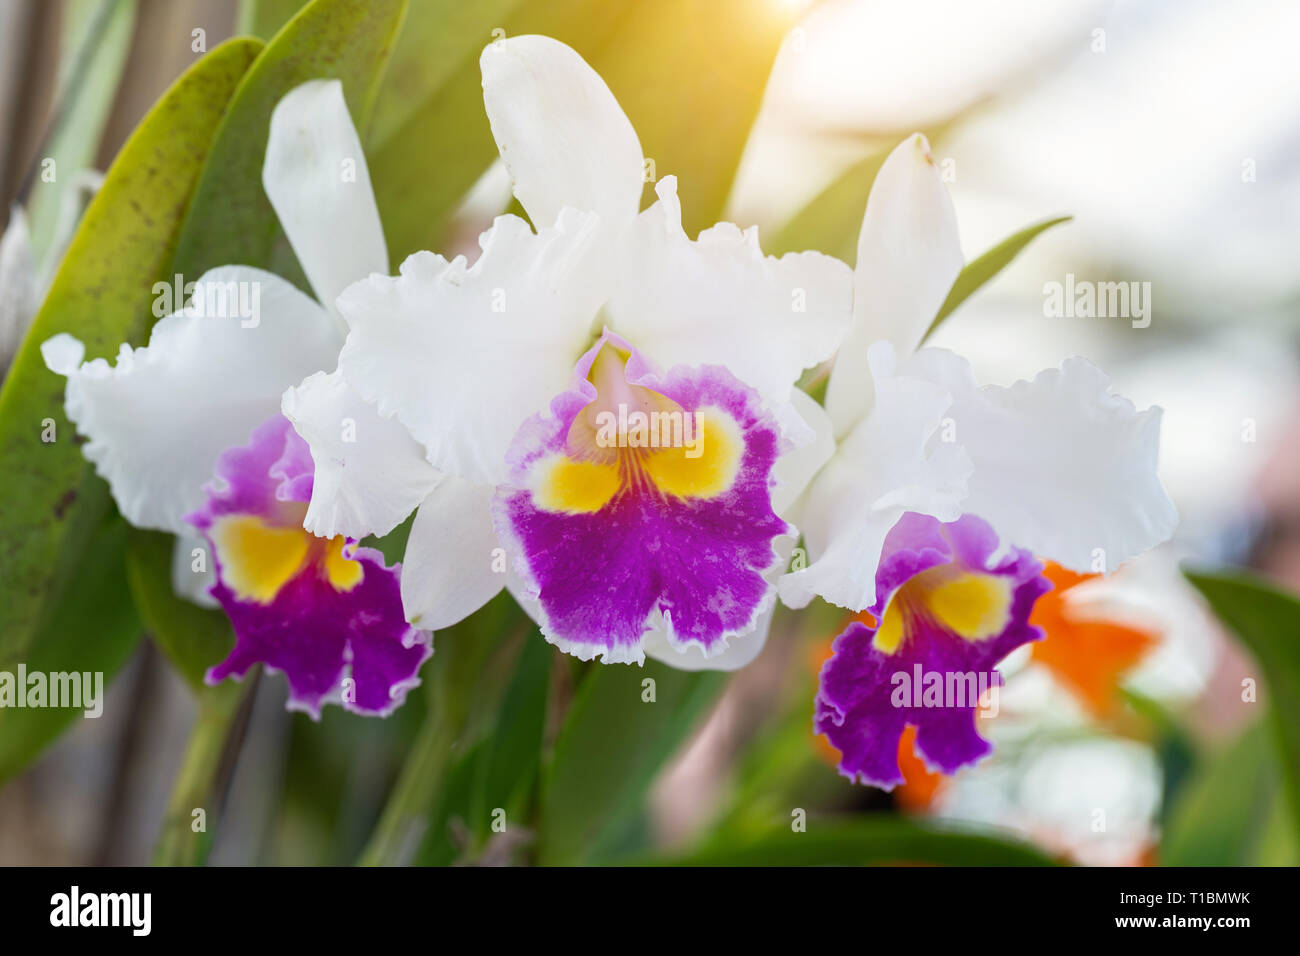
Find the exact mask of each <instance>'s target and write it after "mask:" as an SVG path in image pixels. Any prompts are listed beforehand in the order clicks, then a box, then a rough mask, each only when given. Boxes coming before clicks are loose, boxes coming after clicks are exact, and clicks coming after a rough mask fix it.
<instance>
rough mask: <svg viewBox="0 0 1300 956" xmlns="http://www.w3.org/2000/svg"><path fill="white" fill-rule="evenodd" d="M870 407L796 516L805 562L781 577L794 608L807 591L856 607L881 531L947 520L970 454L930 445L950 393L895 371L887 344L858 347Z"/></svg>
mask: <svg viewBox="0 0 1300 956" xmlns="http://www.w3.org/2000/svg"><path fill="white" fill-rule="evenodd" d="M868 354H869V358H870V360H871V373H872V378H871V380H872V382H873V384H874V390H875V394H874V396H873V399H872V403H871V411H870V413H869V414H868V415H867V417H866V418H864V419H862V420H861V421H860V422H859V423H858V425H857V426H856V427H855V428H854V429H853V430H852V431H851V432H850V433H849V434H848V435H847V436H846V437H845V439H844V440H843V441H842V442H841V443H840V445H839V447H838V448H837V449H836V452H835V455H834V457H832V459H831V461H830V462H829V463H828V464H827V465H826V467H824V468H823V469H822V470H821V472H820V473H819V474H818V475H817V477H816V478H815V479H814V480H813V483H812V486H811V487H810V488H809V489H808V494H807V499H806V501H805V503H804V506H803V508H802V513H801V515H800V518H801V523H800V529H801V530H802V531H803V535H804V543H805V545H806V547H807V549H808V555H809V558H810V560H811V563H810V564H809V565H808V566H807V567H806V568H802V569H800V570H797V571H793V572H791V573H790V574H787V575H786V576H785V577H783V578H782V579H781V582H780V593H781V600H782V601H783V602H784V603H785V604H787V605H788V606H790V607H796V608H798V607H804V606H806V605H807V604H808V602H809V601H811V600H812V598H813V596H814V595H820V596H821V597H823V598H825V599H826V600H827V601H829V602H831V603H832V604H836V605H839V606H840V607H846V608H849V609H851V610H854V611H861V610H863V609H865V608H867V607H870V606H871V605H872V604H873V603H874V602H875V599H876V567H877V565H878V564H879V562H880V550H881V547H882V546H883V545H884V542H885V535H886V534H888V533H889V529H890V528H892V527H893V526H894V525H895V524H896V523H897V521H898V519H899V518H901V517H902V516H903V514H904V512H907V511H916V512H919V513H921V514H928V515H933V516H935V517H936V518H939V519H940V520H943V521H954V520H956V519H957V517H959V516H960V514H961V510H962V509H961V505H960V502H961V499H962V498H963V497H964V496H965V494H966V479H967V477H968V476H969V474H970V470H971V465H970V459H969V458H968V457H967V456H966V454H965V452H964V451H962V450H961V449H960V448H959V447H958V446H957V445H955V444H949V443H943V442H939V443H938V444H937V445H936V446H935V447H933V448H931V447H930V439H931V436H932V435H934V434H935V432H936V431H937V430H938V429H939V428H940V425H941V423H942V422H943V419H944V417H945V415H946V414H947V412H948V407H949V405H950V404H951V401H952V398H951V396H950V395H949V394H948V392H947V391H946V390H945V389H943V388H942V387H940V386H937V385H934V384H932V383H931V382H928V381H925V380H923V379H920V378H915V377H910V376H906V375H898V374H895V370H894V363H893V349H892V347H891V346H890V345H889V344H888V343H886V342H881V343H877V344H876V345H873V346H872V347H871V348H870V349H869V350H868Z"/></svg>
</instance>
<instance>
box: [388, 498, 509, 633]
mask: <svg viewBox="0 0 1300 956" xmlns="http://www.w3.org/2000/svg"><path fill="white" fill-rule="evenodd" d="M493 493H494V492H493V489H491V488H489V487H486V486H484V485H475V484H471V483H470V482H468V481H464V480H462V479H460V478H446V479H445V480H444V481H443V482H442V483H441V484H440V485H438V487H437V488H435V489H434V490H433V492H432V493H431V494H430V495H429V497H428V498H426V499H425V500H424V503H423V504H421V505H420V510H419V511H417V512H416V514H415V523H414V524H412V525H411V536H410V538H409V539H408V540H407V543H406V556H405V557H404V558H402V605H403V606H404V607H405V609H406V618H407V620H408V621H410V622H411V623H412V624H414V625H416V626H417V627H420V628H422V629H424V630H428V631H437V630H441V629H442V628H444V627H450V626H451V625H453V624H455V623H457V622H458V621H461V620H463V619H464V618H466V617H469V615H471V614H473V613H474V612H475V611H477V610H478V609H479V608H481V607H482V606H483V605H484V604H486V603H487V602H488V601H490V600H491V599H492V598H493V597H495V596H496V594H497V592H498V591H500V590H501V589H502V588H503V587H504V586H505V583H506V571H507V570H508V562H507V560H506V557H505V553H504V552H503V551H501V550H499V549H500V546H499V545H498V544H497V537H496V532H495V531H494V530H493V528H492V495H493Z"/></svg>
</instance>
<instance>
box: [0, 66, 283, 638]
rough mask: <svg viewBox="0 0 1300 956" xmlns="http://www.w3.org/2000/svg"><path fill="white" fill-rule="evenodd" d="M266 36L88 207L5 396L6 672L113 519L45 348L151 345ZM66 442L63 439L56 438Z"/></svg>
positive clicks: (0, 616) (188, 102) (169, 119)
mask: <svg viewBox="0 0 1300 956" xmlns="http://www.w3.org/2000/svg"><path fill="white" fill-rule="evenodd" d="M259 49H260V44H259V43H258V42H257V41H255V40H232V41H230V42H229V43H226V44H223V45H222V46H220V47H218V48H216V49H215V50H213V51H212V52H211V53H209V54H208V55H207V56H205V57H204V58H203V59H202V60H200V61H199V62H198V63H197V64H195V65H194V66H193V67H192V68H191V69H189V70H188V71H187V72H186V73H185V74H184V75H183V76H182V77H181V78H180V79H179V80H177V81H176V83H175V84H174V85H173V86H172V88H171V89H170V90H168V92H167V93H166V94H165V95H164V96H163V98H162V99H161V100H160V101H159V102H158V104H157V105H156V106H155V107H154V108H153V109H152V110H151V111H150V112H149V114H148V115H147V116H146V117H145V118H144V120H143V122H142V123H141V124H140V127H139V128H138V129H137V130H136V131H135V133H133V134H132V136H131V138H130V139H129V140H128V141H127V143H126V145H124V146H123V147H122V151H121V152H120V153H119V154H118V157H117V159H116V161H115V162H114V163H113V165H112V167H111V168H110V169H109V171H108V175H107V177H106V179H105V182H104V186H103V188H102V189H101V190H100V192H99V194H98V195H97V196H96V198H95V200H94V202H92V203H91V205H90V207H89V208H88V209H87V210H86V215H85V218H84V219H83V220H82V224H81V227H80V229H79V230H78V232H77V235H76V236H75V237H74V239H73V241H72V243H71V245H70V246H69V248H68V252H67V254H66V255H65V257H64V260H63V264H62V266H61V268H60V269H59V272H58V275H57V276H56V277H55V279H54V283H53V285H52V287H51V289H50V292H49V295H48V296H46V299H45V303H44V304H43V305H42V307H41V309H40V312H39V313H38V314H37V316H36V320H35V322H34V323H33V325H32V329H31V331H30V332H29V333H28V336H27V339H26V340H25V342H24V344H23V347H22V349H21V350H20V352H19V354H18V357H17V359H16V360H15V362H14V364H13V367H12V368H11V370H10V372H9V375H8V377H7V378H6V379H5V381H4V388H3V391H0V474H3V475H4V476H5V494H4V495H3V496H0V580H3V581H4V582H5V600H4V601H3V602H2V603H0V662H4V661H14V660H17V659H19V658H20V657H21V656H22V655H23V654H24V653H25V651H26V649H27V648H28V646H29V645H30V644H31V641H32V637H33V635H34V634H35V632H36V629H37V628H38V627H39V626H40V623H41V616H42V614H43V613H44V612H43V608H44V607H45V605H46V602H47V599H48V598H49V597H50V595H51V593H52V592H53V591H54V589H55V584H56V582H57V581H58V580H60V578H64V579H66V577H67V576H68V575H69V574H71V573H72V572H73V570H74V569H75V567H76V565H77V563H78V561H79V560H80V556H81V554H82V552H83V551H84V549H85V547H86V544H87V542H88V540H89V538H90V535H91V533H92V532H93V530H94V529H95V528H96V527H98V525H99V524H100V522H101V520H102V519H103V517H104V515H105V514H107V510H108V489H107V487H106V486H105V485H104V484H103V482H101V481H98V480H97V479H95V480H90V481H87V480H86V479H87V476H89V475H91V471H90V467H89V466H88V465H87V464H86V462H85V460H84V459H83V458H82V455H81V449H80V446H79V445H78V444H77V441H76V439H75V434H74V431H73V428H72V426H71V425H70V424H69V422H68V421H67V419H66V418H65V417H64V414H63V379H62V378H61V377H60V376H58V375H55V374H54V373H53V372H51V371H49V370H48V369H47V368H46V367H45V363H44V361H43V360H42V358H41V355H40V344H41V343H42V342H44V341H45V340H46V339H48V338H49V337H50V336H52V335H55V334H57V333H59V332H70V333H72V334H73V335H76V336H77V337H78V338H80V339H81V340H82V341H83V342H85V343H86V352H87V357H95V356H111V355H114V354H115V353H116V352H117V348H118V345H119V344H120V343H122V342H123V341H128V342H133V343H137V344H139V343H140V342H141V340H142V338H143V337H144V335H145V332H146V331H147V329H148V328H149V324H150V322H151V321H152V318H153V317H152V312H151V308H150V306H151V302H152V298H153V292H152V287H153V284H154V282H155V281H157V280H158V279H159V278H161V277H162V276H163V275H164V274H165V272H166V270H167V267H168V265H169V263H170V261H171V256H172V253H173V250H174V248H175V243H176V237H177V230H178V227H179V224H180V221H181V217H182V215H183V214H184V211H185V208H186V203H187V200H188V199H189V197H190V195H191V193H192V192H193V189H194V184H195V182H196V181H197V178H198V175H199V171H200V169H201V168H202V165H203V161H204V158H205V156H206V155H207V151H208V147H209V145H210V144H211V142H212V137H213V131H214V130H215V129H216V126H217V123H218V122H219V120H220V118H221V115H222V113H223V111H224V110H225V108H226V104H227V102H228V101H229V99H230V96H231V94H232V93H233V91H234V89H235V86H236V84H237V83H238V81H239V78H240V77H241V76H242V75H243V73H244V71H245V70H247V69H248V66H249V64H250V63H251V62H252V61H253V58H254V57H255V56H256V55H257V53H258V50H259ZM43 432H44V435H45V437H50V436H53V437H54V438H55V439H56V440H54V441H44V440H42V437H43Z"/></svg>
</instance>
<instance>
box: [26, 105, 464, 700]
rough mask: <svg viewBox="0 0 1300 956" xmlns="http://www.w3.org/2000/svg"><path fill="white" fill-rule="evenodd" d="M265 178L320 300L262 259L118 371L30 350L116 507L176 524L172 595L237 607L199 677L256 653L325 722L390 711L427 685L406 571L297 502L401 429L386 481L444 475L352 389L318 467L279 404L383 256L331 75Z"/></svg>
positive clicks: (274, 127) (223, 273) (323, 361)
mask: <svg viewBox="0 0 1300 956" xmlns="http://www.w3.org/2000/svg"><path fill="white" fill-rule="evenodd" d="M353 172H355V175H352V173H353ZM263 185H264V187H265V189H266V194H267V196H268V198H269V199H270V201H271V204H272V206H273V207H274V208H275V210H276V213H277V215H278V217H279V219H280V223H281V225H282V226H283V227H284V230H285V232H286V234H287V235H288V237H289V241H290V243H291V244H292V246H293V249H294V252H295V253H296V254H297V256H298V260H299V262H300V263H301V265H302V267H303V270H304V271H305V273H306V274H307V277H308V279H309V281H310V283H311V286H312V289H313V290H314V291H315V293H316V297H317V300H318V301H313V300H312V299H311V298H309V297H308V296H307V295H304V294H303V293H302V292H299V291H298V290H297V289H296V288H295V287H294V286H292V285H291V284H290V283H289V282H287V281H285V280H284V279H281V278H279V277H278V276H276V275H273V274H271V273H269V272H264V271H262V270H260V269H253V268H249V267H246V266H223V267H220V268H216V269H213V270H211V271H209V272H207V273H205V274H204V275H203V276H202V277H201V278H200V279H198V281H197V282H196V283H195V284H194V291H193V296H192V299H191V301H190V304H189V305H188V306H187V307H185V308H183V309H181V310H180V311H177V312H175V313H173V314H170V315H167V316H165V317H163V318H161V319H160V320H159V321H158V322H157V323H156V324H155V325H154V327H153V331H152V333H151V335H150V338H149V344H148V345H147V346H145V347H143V348H135V349H133V348H131V347H130V346H129V345H125V344H124V345H122V346H121V350H120V352H119V354H118V359H117V364H116V365H110V364H109V363H108V362H107V361H106V360H105V359H102V358H99V359H95V360H93V361H90V362H86V361H83V360H84V357H85V346H84V345H83V344H82V343H81V342H80V341H78V340H77V339H75V338H73V337H72V336H70V335H67V334H61V335H57V336H55V337H53V338H51V339H49V340H48V341H47V342H45V343H44V344H43V345H42V353H43V355H44V357H45V361H46V364H47V365H48V366H49V367H50V368H51V369H52V370H53V371H55V372H58V373H59V374H61V375H64V376H66V377H67V387H66V393H65V406H66V409H67V414H68V418H69V419H70V420H71V421H72V422H73V423H74V424H75V425H76V426H77V430H78V431H79V432H80V433H81V434H82V435H84V436H85V437H86V438H87V439H88V441H87V442H86V444H85V446H84V447H83V452H84V453H85V456H86V458H87V459H89V460H90V461H91V462H92V463H93V464H94V465H95V468H96V469H97V471H98V472H99V474H100V475H102V476H103V477H104V478H105V479H106V480H107V481H108V484H109V487H110V489H111V491H112V494H113V497H114V499H115V500H116V501H117V505H118V508H119V509H120V511H121V513H122V515H123V516H124V517H125V518H126V519H127V520H128V521H129V522H131V523H132V524H133V525H136V526H137V527H140V528H149V529H155V530H159V531H168V532H171V533H173V534H175V535H177V546H176V558H177V560H176V563H175V576H174V577H175V581H174V583H175V586H176V590H177V592H178V593H179V594H182V595H183V596H186V597H189V598H190V599H192V600H195V601H198V602H200V603H204V602H211V601H215V602H216V603H218V604H220V606H221V607H222V608H223V609H224V610H225V612H226V614H227V615H228V616H229V618H230V620H231V623H232V624H233V626H234V631H235V637H236V642H235V646H234V649H233V650H232V652H231V654H230V656H229V658H227V659H226V660H225V661H224V662H222V663H221V664H219V665H217V666H216V667H214V668H212V669H211V670H210V671H209V672H208V675H207V680H208V681H209V683H216V682H217V681H219V680H221V679H223V678H224V677H226V676H234V677H236V678H238V677H242V676H243V675H244V674H245V673H246V672H247V671H248V669H249V668H250V667H251V666H253V665H254V664H255V663H258V662H260V663H263V664H265V665H266V666H267V667H268V668H270V669H272V670H278V671H282V672H283V673H284V674H285V677H286V679H287V681H288V685H289V700H288V706H289V708H290V709H299V710H305V711H307V712H308V713H310V714H312V715H313V716H314V717H318V716H319V714H320V708H321V705H322V704H323V703H327V702H338V703H341V704H342V705H343V706H344V707H345V708H347V709H349V710H352V711H355V712H358V713H364V714H387V713H389V712H390V711H391V710H393V709H394V708H395V707H397V706H398V705H399V704H401V703H402V701H403V699H404V698H405V694H406V691H407V690H408V689H409V688H410V687H412V686H414V685H416V684H418V683H419V679H418V677H417V676H416V675H417V673H418V671H419V668H420V665H421V664H422V663H423V662H424V661H425V660H426V659H427V658H428V657H429V655H430V654H431V653H432V644H431V639H430V635H429V634H428V633H426V632H423V631H420V630H418V629H416V628H413V627H411V626H410V625H409V624H408V623H407V621H406V618H405V615H404V614H403V611H402V606H401V597H400V585H399V567H392V568H388V567H386V566H385V564H384V559H383V556H382V555H381V554H380V553H379V552H377V551H374V550H372V549H368V548H359V547H357V540H358V538H359V537H360V535H359V534H356V533H349V531H348V528H349V527H350V526H352V525H354V524H356V522H355V521H352V520H350V519H352V518H353V517H354V516H353V515H351V514H349V513H348V512H347V510H346V503H338V502H335V503H334V504H333V507H334V509H335V510H334V511H333V512H331V513H328V514H321V513H319V511H317V512H313V510H312V506H311V505H309V503H308V502H309V501H315V500H317V499H322V498H324V497H327V496H328V493H329V490H330V489H332V488H333V487H334V486H335V484H336V482H337V477H336V476H337V474H338V473H339V472H340V471H342V470H344V469H348V470H349V472H352V471H356V470H364V468H365V462H366V460H367V456H365V455H361V454H357V453H356V451H357V450H360V449H363V448H368V447H370V446H372V445H375V444H380V445H387V444H393V445H396V446H399V447H400V446H401V444H402V442H405V443H406V447H407V450H409V451H411V453H412V454H413V455H415V466H414V470H413V471H410V472H407V473H398V474H395V475H390V476H384V478H385V480H389V479H391V480H393V481H395V482H400V481H401V480H403V479H406V480H409V481H411V482H413V483H416V484H418V485H419V486H420V488H421V489H422V490H428V489H431V488H432V487H433V486H435V485H436V484H437V481H438V479H439V476H438V474H437V472H436V471H434V469H433V468H432V466H430V465H429V464H428V463H427V462H425V461H424V459H423V456H422V455H420V453H419V450H418V446H417V445H416V444H415V442H414V440H413V439H411V438H410V437H409V436H407V435H406V434H405V432H404V431H403V430H402V428H401V426H400V425H397V424H395V423H392V422H388V421H385V420H383V419H381V418H380V417H379V416H378V414H377V413H376V412H375V411H374V410H373V409H370V408H368V407H367V406H364V405H362V404H360V403H354V405H353V406H352V410H351V413H352V415H353V420H352V421H351V422H350V423H349V429H350V431H349V434H351V433H355V434H356V435H358V436H361V438H359V439H358V441H357V442H356V443H355V444H349V443H347V436H343V435H341V436H340V441H339V442H338V444H337V445H330V446H329V447H330V451H331V454H330V455H328V456H325V457H317V458H316V460H315V461H314V462H313V459H312V456H311V454H310V453H309V451H308V447H307V443H306V442H305V441H304V440H303V439H302V438H300V437H299V436H298V434H297V433H296V432H294V431H293V429H292V428H291V427H290V426H289V423H288V421H287V420H286V419H285V418H284V417H283V416H282V415H281V413H280V405H281V401H282V394H283V393H284V391H285V390H286V389H288V388H289V387H290V386H292V385H296V384H298V383H300V382H302V381H303V380H304V379H305V378H308V376H320V377H325V376H326V373H327V372H329V371H332V370H333V369H334V367H335V365H336V364H337V360H338V353H339V349H340V348H341V347H342V345H343V340H344V328H343V324H342V322H341V321H340V319H339V318H338V315H337V314H336V313H335V312H334V309H333V307H332V303H333V301H334V299H335V297H336V296H337V294H338V292H339V290H340V289H342V287H343V286H344V285H346V284H348V283H349V282H351V281H353V280H355V279H358V278H361V277H363V276H365V275H367V274H368V273H370V272H372V271H380V272H383V271H386V270H387V251H386V248H385V244H384V237H383V232H382V229H381V227H380V222H379V214H378V210H377V208H376V206H375V199H374V194H373V192H372V190H371V187H370V180H369V176H368V173H367V172H366V166H365V156H364V154H363V153H362V150H361V143H360V140H359V139H358V137H357V133H356V130H355V128H354V127H353V125H352V121H351V118H350V117H349V115H348V110H347V104H346V103H345V102H344V99H343V90H342V86H341V84H340V83H339V82H338V81H313V82H309V83H305V84H303V85H302V86H299V87H298V88H296V89H295V90H293V91H291V92H290V93H289V94H288V95H287V96H285V97H284V98H283V99H282V100H281V101H280V103H279V104H278V105H277V106H276V108H275V111H274V113H273V114H272V118H271V127H270V135H269V139H268V143H267V151H266V158H265V162H264V166H263ZM156 289H157V287H156ZM309 380H312V379H309ZM321 444H326V443H321ZM373 477H375V478H376V479H378V478H379V476H377V475H376V476H373ZM304 525H305V526H304ZM313 532H315V533H313ZM318 535H320V536H318ZM196 536H200V537H196ZM203 544H206V550H203V551H194V550H193V549H194V547H195V545H200V546H201V545H203ZM209 551H210V553H211V555H212V567H211V568H207V567H206V560H205V559H206V554H207V553H208V552H209ZM192 554H193V555H194V561H193V562H192V561H191V555H192ZM194 568H201V569H202V570H205V571H206V572H207V573H206V574H201V573H193V569H194Z"/></svg>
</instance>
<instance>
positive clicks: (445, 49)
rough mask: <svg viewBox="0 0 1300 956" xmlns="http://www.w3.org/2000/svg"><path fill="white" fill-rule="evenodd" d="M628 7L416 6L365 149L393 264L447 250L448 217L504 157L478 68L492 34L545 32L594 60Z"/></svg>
mask: <svg viewBox="0 0 1300 956" xmlns="http://www.w3.org/2000/svg"><path fill="white" fill-rule="evenodd" d="M630 6H631V4H630V0H548V2H547V3H525V2H522V0H484V2H478V3H473V4H467V3H463V2H460V0H426V2H423V3H417V4H414V5H413V6H412V9H411V13H410V16H409V18H408V22H407V24H406V27H405V29H404V30H403V35H402V38H401V40H400V42H399V45H398V49H397V51H396V52H395V53H394V56H393V66H392V69H391V71H390V73H389V76H388V77H387V78H386V79H385V82H384V87H383V89H382V91H381V95H380V98H379V102H378V103H377V105H376V107H375V123H374V128H373V131H372V136H371V138H370V140H369V142H368V146H367V150H366V157H367V160H368V162H369V167H370V176H371V180H372V181H373V182H374V187H375V199H376V201H377V202H378V204H379V215H380V218H381V219H382V220H383V222H384V234H385V237H386V238H387V240H388V255H389V259H390V261H391V262H392V263H393V265H394V266H396V265H397V264H398V263H400V262H401V261H402V260H403V259H405V258H406V257H407V256H408V255H410V254H411V253H413V252H416V251H418V250H420V249H435V250H440V249H442V248H443V246H444V244H445V243H444V240H445V239H446V227H447V223H448V220H449V218H450V217H451V215H452V213H453V212H454V211H455V210H456V208H457V207H458V206H459V205H460V203H461V201H462V200H463V199H464V197H465V194H466V192H468V190H469V189H470V187H471V186H473V185H474V183H475V182H476V181H477V180H478V179H479V177H480V176H482V175H483V173H484V172H485V171H486V170H487V168H488V166H490V165H491V164H492V162H493V161H494V160H495V159H496V158H497V149H496V144H495V143H494V141H493V139H492V132H491V130H490V129H489V128H488V121H487V115H486V114H485V113H484V110H483V87H482V79H481V77H480V76H479V66H478V60H479V54H480V53H481V52H482V50H483V47H484V46H486V45H487V44H488V43H489V42H491V41H492V39H493V34H492V31H493V30H494V29H496V28H500V29H502V30H504V31H505V32H506V34H507V35H509V36H516V35H519V34H525V33H544V34H546V35H547V36H551V37H554V38H555V39H557V40H561V41H563V42H565V43H567V44H569V45H570V46H571V47H573V48H574V49H575V50H577V51H578V52H579V53H581V54H582V55H583V56H584V57H586V58H587V60H588V61H589V62H591V61H592V58H593V56H594V54H595V53H596V52H597V51H599V49H600V48H601V47H602V46H603V45H604V44H605V42H606V41H607V40H608V38H609V36H610V35H611V33H612V32H613V30H614V28H615V27H616V26H617V24H618V23H619V21H620V19H621V18H622V17H623V16H624V14H625V13H626V11H627V10H628V9H629V7H630Z"/></svg>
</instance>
